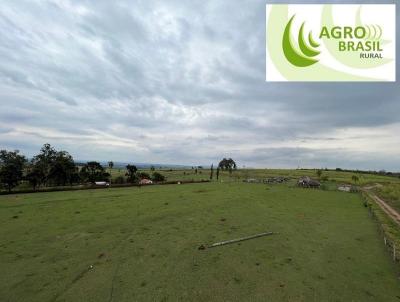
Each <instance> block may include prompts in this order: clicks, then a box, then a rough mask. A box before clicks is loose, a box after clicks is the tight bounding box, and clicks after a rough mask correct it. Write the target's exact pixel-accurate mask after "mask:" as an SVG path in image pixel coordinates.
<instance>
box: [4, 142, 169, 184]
mask: <svg viewBox="0 0 400 302" xmlns="http://www.w3.org/2000/svg"><path fill="white" fill-rule="evenodd" d="M113 166H114V163H113V162H108V168H109V169H110V172H111V169H112V168H113ZM126 169H127V172H126V174H125V176H126V177H127V181H128V182H129V183H137V182H139V181H140V180H142V179H144V178H146V179H152V180H153V181H164V180H165V177H164V176H163V175H161V174H160V173H158V172H153V174H152V176H150V175H149V174H148V173H145V172H139V171H138V169H137V167H136V166H135V165H127V166H126ZM110 180H111V174H110V173H109V172H107V171H106V169H105V168H104V167H103V166H102V165H101V164H100V163H99V162H96V161H89V162H87V163H86V164H84V165H83V166H79V165H77V164H76V163H75V161H74V159H73V157H72V156H71V155H70V154H69V153H68V152H67V151H57V150H56V149H55V148H53V147H52V146H51V145H50V144H44V145H43V147H42V148H41V149H40V151H39V154H37V155H35V156H33V158H32V159H30V160H28V159H27V158H26V157H25V156H24V155H22V154H21V153H20V152H19V151H18V150H15V151H7V150H0V186H1V187H2V188H4V189H6V190H7V191H9V192H11V190H12V189H13V188H15V187H17V186H18V185H19V184H20V183H21V182H23V181H24V182H28V183H29V185H30V186H31V187H32V188H33V189H34V190H36V189H37V188H38V187H52V186H66V185H71V186H72V185H76V184H84V183H92V184H93V183H95V182H97V181H110Z"/></svg>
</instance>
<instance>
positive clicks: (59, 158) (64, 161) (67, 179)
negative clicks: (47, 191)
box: [48, 151, 77, 186]
mask: <svg viewBox="0 0 400 302" xmlns="http://www.w3.org/2000/svg"><path fill="white" fill-rule="evenodd" d="M76 173H77V168H76V166H75V162H74V159H73V158H72V156H71V155H70V154H69V153H68V152H67V151H58V152H56V155H55V158H54V161H53V162H52V164H51V167H50V172H49V176H48V182H50V183H52V184H55V185H57V186H60V185H62V186H65V185H66V184H72V182H73V179H74V178H75V174H76Z"/></svg>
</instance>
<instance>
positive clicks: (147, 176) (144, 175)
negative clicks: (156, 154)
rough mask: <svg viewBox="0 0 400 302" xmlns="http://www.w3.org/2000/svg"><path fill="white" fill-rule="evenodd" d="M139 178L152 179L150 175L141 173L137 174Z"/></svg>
mask: <svg viewBox="0 0 400 302" xmlns="http://www.w3.org/2000/svg"><path fill="white" fill-rule="evenodd" d="M154 173H157V172H154ZM137 176H138V177H139V179H150V175H149V173H146V172H139V173H137Z"/></svg>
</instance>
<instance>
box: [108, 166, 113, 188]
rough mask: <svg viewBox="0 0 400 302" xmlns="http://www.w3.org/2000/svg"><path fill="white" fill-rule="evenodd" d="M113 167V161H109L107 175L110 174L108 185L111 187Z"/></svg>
mask: <svg viewBox="0 0 400 302" xmlns="http://www.w3.org/2000/svg"><path fill="white" fill-rule="evenodd" d="M113 167H114V162H113V161H109V162H108V169H109V171H110V172H109V173H110V185H111V180H112V176H111V175H112V168H113Z"/></svg>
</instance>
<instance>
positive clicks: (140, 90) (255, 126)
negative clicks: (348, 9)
mask: <svg viewBox="0 0 400 302" xmlns="http://www.w3.org/2000/svg"><path fill="white" fill-rule="evenodd" d="M363 2H365V1H363ZM78 3H79V4H78ZM264 27H265V2H263V1H248V2H246V3H242V2H241V3H240V4H239V3H238V2H234V1H221V0H218V1H216V0H213V1H190V3H189V2H184V1H149V0H146V1H139V0H138V1H117V3H114V2H110V1H106V0H92V1H88V0H87V1H79V2H77V1H67V0H52V1H50V0H48V1H39V0H37V1H32V0H30V1H22V0H18V1H8V2H7V3H6V4H2V9H1V10H0V56H1V58H2V59H1V60H0V147H1V148H7V149H20V150H21V151H23V152H24V153H25V154H27V155H28V156H31V155H33V154H35V152H37V151H38V149H39V148H40V146H41V145H42V144H43V143H45V142H49V143H51V144H53V145H55V146H56V147H57V148H63V149H66V150H68V151H70V153H71V154H72V155H73V156H74V157H75V158H76V159H96V160H114V161H135V162H161V163H181V164H209V163H211V162H214V163H216V162H217V161H218V159H220V158H221V157H223V156H231V157H233V158H235V159H236V160H237V161H238V162H239V164H240V166H242V165H246V166H253V167H298V166H301V167H332V168H334V167H338V166H340V167H346V168H363V169H387V170H400V158H399V156H397V155H398V154H399V151H400V138H399V135H398V133H399V131H400V116H399V112H400V102H399V101H400V100H399V98H400V87H399V85H398V84H397V83H387V84H365V83H364V84H362V83H360V84H332V83H327V84H318V83H310V84H300V83H296V84H293V83H287V84H286V83H281V84H270V83H266V82H265V80H264V79H265V29H264ZM397 40H398V39H397Z"/></svg>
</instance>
